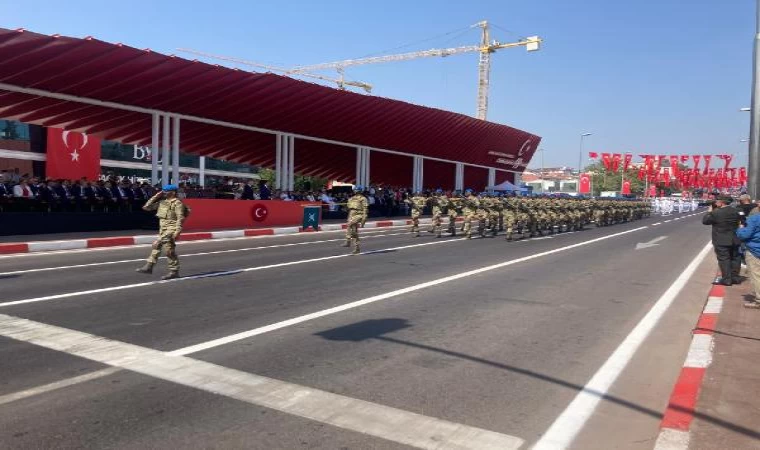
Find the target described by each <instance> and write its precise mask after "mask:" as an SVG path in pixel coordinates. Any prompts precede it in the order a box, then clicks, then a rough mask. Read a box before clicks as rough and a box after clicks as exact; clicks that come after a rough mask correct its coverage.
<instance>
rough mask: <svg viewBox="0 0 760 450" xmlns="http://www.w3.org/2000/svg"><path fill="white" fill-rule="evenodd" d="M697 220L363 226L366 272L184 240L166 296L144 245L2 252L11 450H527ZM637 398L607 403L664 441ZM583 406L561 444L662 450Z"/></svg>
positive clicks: (683, 261)
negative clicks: (477, 235)
mask: <svg viewBox="0 0 760 450" xmlns="http://www.w3.org/2000/svg"><path fill="white" fill-rule="evenodd" d="M700 215H701V214H696V215H695V214H684V215H673V216H670V217H667V218H651V219H646V220H642V221H637V222H633V223H628V224H621V225H616V226H612V227H606V228H599V229H595V228H591V229H588V230H586V231H583V232H577V233H563V234H559V235H555V236H551V237H546V238H539V239H531V240H524V241H519V242H511V243H510V242H506V241H504V239H503V236H500V237H498V238H490V239H474V240H472V241H466V240H463V239H452V238H444V239H435V238H434V237H433V236H432V235H430V234H427V233H424V234H423V236H422V237H421V238H418V239H415V238H413V237H411V236H410V235H409V234H408V233H407V232H406V231H405V229H403V228H391V229H386V230H366V231H364V230H362V233H363V236H364V239H363V242H362V250H363V252H364V253H363V254H361V255H358V256H350V255H348V254H347V252H346V250H347V249H343V248H340V247H339V244H341V243H342V236H341V233H339V232H324V233H313V234H300V235H294V236H275V237H261V238H246V239H229V240H214V241H208V242H188V243H182V244H180V245H179V247H178V249H179V250H178V251H179V254H180V257H181V262H182V275H183V277H184V278H182V279H180V280H174V281H170V282H160V281H159V277H160V275H161V273H162V271H163V269H164V268H165V267H164V266H163V265H162V264H163V262H162V263H161V264H159V266H158V267H157V272H156V273H155V274H154V275H152V276H145V275H140V274H137V273H135V272H134V269H135V268H136V267H138V266H139V265H141V264H142V258H144V257H145V256H146V253H147V252H148V251H149V249H148V248H147V247H146V246H141V247H129V248H117V249H101V250H86V251H69V252H56V253H48V254H27V255H23V256H12V257H0V286H2V288H1V289H2V293H3V295H2V296H1V297H0V361H3V363H2V364H0V448H255V449H294V448H325V449H334V448H347V449H375V448H377V449H386V448H413V447H420V448H530V447H531V446H532V445H534V444H535V443H537V442H538V441H539V439H540V438H541V436H542V435H544V434H545V433H546V432H547V430H549V429H550V427H551V426H552V424H553V423H555V421H556V420H557V418H558V417H560V415H561V414H562V413H563V411H564V410H565V409H566V408H567V407H568V405H570V404H571V402H573V400H574V399H575V398H576V396H577V395H578V394H579V392H582V391H583V389H584V386H586V385H587V383H589V380H591V379H592V377H594V375H595V374H596V373H597V371H598V370H599V369H600V367H602V366H603V365H604V364H605V361H606V360H607V359H608V358H609V357H610V355H612V354H613V352H615V351H616V349H618V348H619V347H620V346H621V344H622V343H624V342H627V340H626V337H627V336H628V334H629V333H630V332H631V330H633V329H634V328H635V327H636V326H637V324H639V322H640V321H642V320H647V319H645V316H646V317H648V316H647V313H649V312H650V310H651V309H652V308H653V306H654V305H655V304H656V302H658V299H660V298H661V296H663V293H665V292H666V291H667V290H668V288H669V287H670V286H671V285H672V284H673V283H674V282H675V281H676V280H677V279H678V278H679V276H680V275H681V274H682V272H684V270H685V269H686V268H687V266H689V265H690V263H692V261H693V260H695V258H697V256H698V255H699V254H700V252H702V253H704V252H703V249H704V247H705V244H706V243H707V242H708V240H709V229H708V228H707V227H704V226H702V225H701V223H700V222H699V218H700ZM674 219H677V220H674ZM665 220H667V222H665ZM653 241H656V245H652V246H648V247H646V248H640V249H636V247H637V244H640V243H647V242H653ZM707 259H710V258H709V257H708V258H707ZM692 300H693V299H692ZM701 300H703V298H702V299H701ZM692 310H693V311H698V310H699V305H696V306H695V304H694V302H693V301H676V302H675V303H673V305H672V306H671V308H669V309H668V310H667V311H666V312H665V314H666V316H665V317H664V318H663V323H668V322H667V321H668V320H671V319H672V320H675V318H676V317H678V316H679V315H681V316H684V315H685V316H688V317H690V316H689V314H691V313H692ZM694 317H696V316H694ZM18 318H22V319H28V320H18ZM685 320H687V321H688V320H689V319H685ZM657 326H663V324H662V323H661V324H660V325H657ZM657 326H655V332H653V333H652V336H649V335H647V336H644V337H645V338H646V339H645V341H644V342H643V344H642V347H641V348H640V350H639V352H638V353H637V355H639V356H640V355H641V354H642V353H646V352H658V351H659V352H665V354H664V355H661V356H662V357H661V358H659V359H658V361H659V362H658V364H660V365H663V367H662V368H661V370H660V371H659V372H657V373H659V374H669V373H671V372H673V373H677V370H678V368H679V367H680V366H681V365H682V361H683V354H684V352H685V351H686V346H687V345H688V339H687V337H688V332H689V331H690V329H686V330H673V331H672V333H670V330H667V331H668V332H663V333H658V332H657V331H658V329H657ZM673 333H675V335H674V334H673ZM685 336H686V337H685ZM681 342H683V345H680V344H681ZM663 349H665V350H663ZM671 359H672V361H671ZM670 365H672V367H671V366H670ZM634 366H635V365H634ZM634 366H631V367H627V368H626V367H622V368H620V370H621V371H622V372H621V373H622V374H621V380H625V379H626V375H630V374H631V373H630V371H632V370H638V371H641V370H643V371H645V372H646V370H647V368H646V367H644V368H643V369H642V368H636V367H634ZM626 370H628V371H629V372H626ZM668 377H669V375H668V376H666V375H662V376H659V378H661V379H657V378H655V379H652V380H650V384H651V386H650V388H648V389H652V390H653V392H659V391H660V390H662V391H664V392H668V390H669V388H670V387H671V386H672V380H671V379H669V378H668ZM628 378H630V377H628ZM633 378H636V377H633ZM623 382H624V381H619V383H623ZM612 390H617V391H620V392H626V389H625V386H621V385H618V384H616V385H613V386H612ZM605 393H606V392H601V393H597V394H598V395H600V396H601V395H604V394H605ZM639 394H641V393H639ZM595 395H596V394H595ZM631 397H632V398H630V399H626V400H625V401H621V400H620V399H618V398H616V397H610V398H602V399H601V400H600V406H599V409H600V410H604V405H605V404H606V403H611V404H615V405H617V406H620V405H623V406H625V407H624V408H622V411H621V412H619V413H618V414H623V415H625V414H629V415H630V416H631V418H633V417H637V416H643V417H645V418H646V420H643V421H642V422H641V423H640V424H639V425H638V427H639V428H638V429H637V432H636V433H634V434H636V435H637V436H639V435H640V436H645V437H649V436H651V437H653V438H654V437H656V435H657V431H658V430H657V422H658V418H657V417H656V415H657V414H656V410H649V409H647V408H649V407H648V406H646V407H645V406H644V405H643V403H642V404H638V403H637V401H638V400H637V397H636V394H635V393H634V394H632V396H631ZM666 400H667V395H666V396H665V398H663V399H662V402H663V409H664V402H666ZM652 401H653V402H654V403H655V404H657V401H658V400H657V399H656V398H655V399H654V400H652ZM587 412H588V413H589V414H592V413H593V414H592V415H591V416H590V417H588V418H587V419H584V420H583V421H581V422H580V423H579V424H578V429H577V430H575V432H573V430H570V429H567V427H559V428H560V429H559V431H558V433H559V434H558V436H561V435H562V434H563V433H564V434H565V435H568V433H570V434H572V436H570V438H569V440H568V442H570V441H572V440H573V439H572V438H573V437H575V436H576V434H578V437H577V438H576V442H581V441H582V442H584V444H583V448H593V447H594V446H595V445H594V444H593V443H594V442H598V443H599V447H598V448H651V446H652V445H653V442H654V441H653V440H652V441H651V442H649V441H646V440H643V441H642V442H634V441H635V440H636V439H635V436H634V437H629V436H627V435H626V436H622V435H621V442H616V441H615V434H614V432H613V431H611V430H610V429H606V428H605V420H606V419H605V417H600V416H598V412H597V411H596V409H593V410H590V411H587ZM555 431H556V430H555ZM629 434H630V433H629ZM597 438H598V439H597ZM622 439H624V440H625V442H623V441H622ZM602 442H604V444H602ZM611 445H612V447H611ZM544 448H550V447H544Z"/></svg>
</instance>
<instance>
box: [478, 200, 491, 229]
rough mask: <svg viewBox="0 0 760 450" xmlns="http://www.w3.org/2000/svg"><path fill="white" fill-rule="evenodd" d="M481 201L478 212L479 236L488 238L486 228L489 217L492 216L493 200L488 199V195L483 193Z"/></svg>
mask: <svg viewBox="0 0 760 450" xmlns="http://www.w3.org/2000/svg"><path fill="white" fill-rule="evenodd" d="M479 200H480V204H479V207H478V210H477V216H478V234H479V235H480V237H486V226H487V225H488V217H489V215H490V206H491V199H490V198H488V194H487V193H485V192H481V193H480V198H479Z"/></svg>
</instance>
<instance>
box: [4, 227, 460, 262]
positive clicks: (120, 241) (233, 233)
mask: <svg viewBox="0 0 760 450" xmlns="http://www.w3.org/2000/svg"><path fill="white" fill-rule="evenodd" d="M430 220H431V219H430V218H423V219H420V223H421V224H429V223H430ZM443 222H444V223H448V219H444V221H443ZM411 223H412V221H411V220H409V219H396V220H376V221H371V222H367V223H366V225H365V226H364V228H385V227H395V226H406V225H411ZM345 228H346V223H345V221H338V220H334V221H328V222H327V223H323V224H322V225H321V226H320V227H319V230H311V229H308V230H303V229H302V228H301V227H277V228H251V229H244V230H222V231H200V232H188V233H182V235H181V236H180V238H179V239H178V240H179V241H180V242H181V241H200V240H210V239H228V238H242V237H253V236H275V235H287V234H298V233H308V232H314V231H339V230H344V229H345ZM155 240H156V234H155V232H150V231H147V230H130V231H121V232H119V231H105V232H93V233H66V234H48V235H31V236H7V237H4V236H0V255H3V254H4V255H8V254H17V253H34V252H49V251H56V250H76V249H86V248H102V247H122V246H130V245H142V244H151V243H153V241H155Z"/></svg>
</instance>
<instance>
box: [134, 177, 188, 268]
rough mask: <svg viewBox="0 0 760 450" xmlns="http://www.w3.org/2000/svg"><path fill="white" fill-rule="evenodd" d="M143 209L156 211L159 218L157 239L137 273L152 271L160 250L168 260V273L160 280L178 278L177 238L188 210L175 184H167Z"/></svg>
mask: <svg viewBox="0 0 760 450" xmlns="http://www.w3.org/2000/svg"><path fill="white" fill-rule="evenodd" d="M143 209H144V210H145V211H156V217H158V220H159V222H158V223H159V226H158V239H157V240H156V242H154V243H153V250H152V251H151V253H150V256H149V257H148V261H147V262H146V263H145V265H144V266H142V267H140V268H139V269H137V272H139V273H146V274H149V273H153V266H155V265H156V263H157V262H158V257H159V256H161V251H162V250H163V251H164V252H165V253H166V259H167V260H168V261H169V273H167V274H166V275H164V276H163V277H161V279H162V280H171V279H172V278H179V258H177V243H176V241H177V238H178V237H179V235H180V233H182V223H183V222H184V221H185V218H186V217H187V215H188V214H187V213H188V210H187V209H186V207H185V205H184V204H183V203H182V201H181V200H180V199H178V198H177V185H175V184H167V185H166V186H164V188H163V190H162V191H161V192H159V193H157V194H156V195H154V196H153V197H151V198H150V200H148V202H147V203H146V204H145V206H143Z"/></svg>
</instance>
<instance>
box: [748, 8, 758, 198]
mask: <svg viewBox="0 0 760 450" xmlns="http://www.w3.org/2000/svg"><path fill="white" fill-rule="evenodd" d="M755 15H756V17H755V19H756V22H755V42H754V44H755V45H754V52H753V64H752V66H753V67H752V104H751V106H750V111H749V113H750V127H749V158H748V161H747V165H748V166H749V167H747V172H748V174H747V175H748V178H749V179H748V180H747V192H748V194H749V195H750V196H751V197H752V199H753V200H754V199H757V198H758V195H760V173H758V169H760V114H759V113H760V0H757V4H756V6H755Z"/></svg>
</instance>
